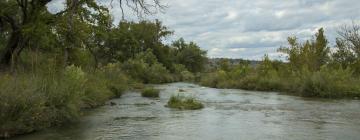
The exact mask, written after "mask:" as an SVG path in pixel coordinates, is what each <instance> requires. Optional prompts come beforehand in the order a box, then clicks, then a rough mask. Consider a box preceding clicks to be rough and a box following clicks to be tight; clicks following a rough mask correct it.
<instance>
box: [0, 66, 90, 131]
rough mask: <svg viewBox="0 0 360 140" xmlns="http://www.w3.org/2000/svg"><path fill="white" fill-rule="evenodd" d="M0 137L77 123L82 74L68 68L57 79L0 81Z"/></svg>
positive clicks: (21, 77)
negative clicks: (67, 123)
mask: <svg viewBox="0 0 360 140" xmlns="http://www.w3.org/2000/svg"><path fill="white" fill-rule="evenodd" d="M0 81H1V82H0V89H1V90H0V102H1V103H0V110H1V115H0V120H1V123H0V137H8V136H12V135H16V134H22V133H27V132H31V131H35V130H38V129H42V128H45V127H48V126H51V125H59V124H62V123H63V122H68V121H73V120H77V118H78V117H79V116H80V108H81V105H82V97H83V96H84V93H85V90H84V89H85V88H84V87H85V86H84V85H85V82H86V79H85V75H84V72H83V71H82V70H81V69H80V68H77V67H75V66H70V67H67V68H66V69H65V71H64V72H63V73H62V74H60V75H59V76H56V75H53V76H41V75H26V74H16V75H15V76H10V75H7V76H4V77H3V78H1V79H0Z"/></svg>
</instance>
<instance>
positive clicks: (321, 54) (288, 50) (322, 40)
mask: <svg viewBox="0 0 360 140" xmlns="http://www.w3.org/2000/svg"><path fill="white" fill-rule="evenodd" d="M288 42H289V45H290V47H281V48H280V49H279V50H278V51H280V52H282V53H285V54H287V55H288V59H289V61H290V64H291V66H292V68H293V69H294V70H301V69H303V68H306V69H308V70H310V71H318V70H320V67H321V66H323V65H325V64H326V63H327V62H328V61H329V53H330V48H329V47H328V41H327V39H326V37H325V35H324V29H323V28H320V29H319V30H318V32H317V33H316V34H315V39H313V40H307V41H305V43H303V44H301V43H298V42H297V38H296V37H289V38H288Z"/></svg>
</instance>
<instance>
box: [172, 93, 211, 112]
mask: <svg viewBox="0 0 360 140" xmlns="http://www.w3.org/2000/svg"><path fill="white" fill-rule="evenodd" d="M166 107H169V108H176V109H181V110H197V109H202V108H204V105H203V104H202V103H201V102H200V101H198V100H197V99H195V98H194V97H186V96H181V95H172V96H171V97H170V99H169V101H168V103H167V105H166Z"/></svg>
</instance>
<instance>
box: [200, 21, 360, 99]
mask: <svg viewBox="0 0 360 140" xmlns="http://www.w3.org/2000/svg"><path fill="white" fill-rule="evenodd" d="M288 43H289V45H288V46H287V47H281V48H279V49H278V51H279V52H282V53H284V54H286V55H287V59H288V60H287V62H282V61H278V60H270V59H269V57H268V56H267V55H265V56H264V58H263V60H262V61H261V62H259V63H257V62H256V63H257V65H255V66H254V62H251V61H246V60H236V61H234V60H228V59H214V60H212V61H213V63H210V65H211V67H210V69H209V70H208V72H207V73H205V74H203V75H202V76H201V78H202V79H201V82H200V83H201V84H202V85H205V86H211V87H218V88H241V89H249V90H263V91H283V92H287V93H290V94H294V95H300V96H307V97H325V98H351V97H356V98H357V97H360V26H359V25H356V24H353V25H352V26H343V27H341V28H340V29H339V37H338V38H337V39H336V45H335V46H333V47H332V48H333V49H332V50H333V51H331V47H330V46H329V42H328V40H327V38H326V37H325V35H324V30H323V29H322V28H321V29H319V30H318V32H317V33H316V34H315V35H314V37H313V38H312V39H311V40H307V41H304V42H299V41H298V39H297V38H296V37H295V36H293V37H289V38H288ZM214 62H215V63H216V64H214ZM234 62H235V64H234Z"/></svg>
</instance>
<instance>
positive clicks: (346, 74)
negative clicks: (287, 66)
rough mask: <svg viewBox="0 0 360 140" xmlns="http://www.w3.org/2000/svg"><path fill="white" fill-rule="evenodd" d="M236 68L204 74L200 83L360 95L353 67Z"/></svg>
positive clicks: (317, 94)
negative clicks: (242, 71) (289, 70)
mask: <svg viewBox="0 0 360 140" xmlns="http://www.w3.org/2000/svg"><path fill="white" fill-rule="evenodd" d="M236 71H237V70H235V71H230V72H225V71H217V72H213V73H207V74H203V76H202V79H201V82H200V84H201V85H203V86H209V87H215V88H237V89H247V90H259V91H280V92H285V93H288V94H292V95H297V96H305V97H322V98H356V97H360V84H359V83H360V80H359V78H357V77H353V76H352V74H351V71H349V70H346V69H345V70H344V69H338V70H329V69H327V68H323V69H322V70H320V71H318V72H314V73H310V72H303V73H299V74H295V73H294V74H290V75H288V74H286V75H281V74H280V73H279V72H277V71H272V72H270V73H269V74H267V75H260V74H258V73H257V72H256V71H257V70H256V69H253V70H249V71H248V73H247V74H245V75H242V74H239V73H237V72H236Z"/></svg>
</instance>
